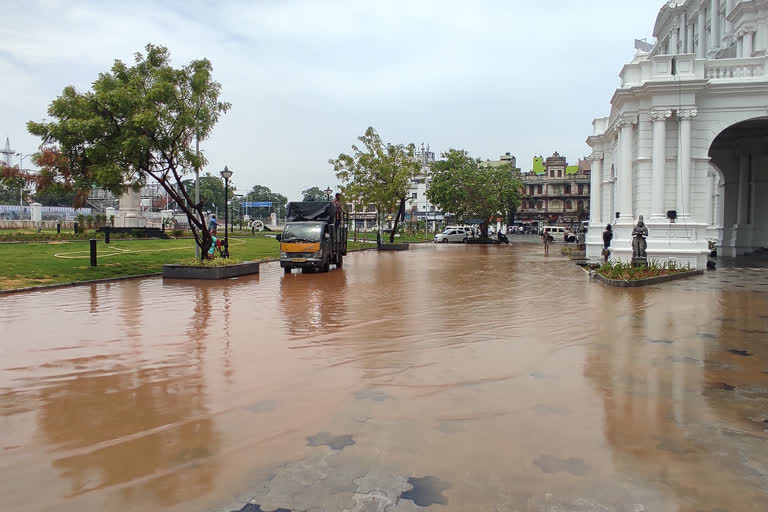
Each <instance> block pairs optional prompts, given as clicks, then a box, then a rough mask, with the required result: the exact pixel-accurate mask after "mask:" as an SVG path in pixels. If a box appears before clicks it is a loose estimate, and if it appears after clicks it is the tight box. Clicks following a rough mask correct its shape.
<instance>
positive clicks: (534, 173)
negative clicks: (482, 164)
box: [515, 152, 590, 225]
mask: <svg viewBox="0 0 768 512" xmlns="http://www.w3.org/2000/svg"><path fill="white" fill-rule="evenodd" d="M589 164H590V162H589V161H588V160H579V165H568V162H567V161H566V159H565V157H564V156H561V155H560V154H559V153H557V152H555V153H554V154H553V155H552V156H550V157H549V158H547V159H546V160H544V159H543V158H542V157H535V158H534V161H533V169H532V170H531V171H530V172H527V173H523V174H521V175H520V182H521V184H522V188H521V191H520V192H521V197H522V199H521V201H520V208H519V209H518V212H517V215H516V217H515V221H516V223H518V224H520V223H522V224H527V223H531V224H547V225H554V224H561V225H572V224H577V223H578V222H579V221H581V220H583V219H586V218H587V215H588V214H589V196H590V165H589Z"/></svg>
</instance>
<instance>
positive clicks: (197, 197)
mask: <svg viewBox="0 0 768 512" xmlns="http://www.w3.org/2000/svg"><path fill="white" fill-rule="evenodd" d="M195 156H196V157H197V161H196V162H195V207H197V205H199V204H200V164H199V163H198V162H199V161H200V135H199V134H198V135H197V136H196V137H195ZM203 229H205V218H203ZM195 259H196V260H199V259H200V246H199V245H197V244H195Z"/></svg>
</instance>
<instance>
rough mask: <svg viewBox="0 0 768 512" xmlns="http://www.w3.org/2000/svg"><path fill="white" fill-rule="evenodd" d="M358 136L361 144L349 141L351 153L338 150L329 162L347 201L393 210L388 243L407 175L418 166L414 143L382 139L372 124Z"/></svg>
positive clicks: (407, 182) (399, 213)
mask: <svg viewBox="0 0 768 512" xmlns="http://www.w3.org/2000/svg"><path fill="white" fill-rule="evenodd" d="M358 140H359V141H360V143H361V144H362V147H359V146H357V145H353V146H352V154H351V155H347V154H344V153H342V154H340V155H339V156H338V158H336V159H331V160H329V163H330V164H331V165H333V168H334V170H335V172H336V177H337V178H338V179H339V180H340V181H341V182H342V184H343V187H342V189H343V191H344V194H345V195H346V200H347V202H355V203H358V202H359V203H361V204H365V205H367V204H375V205H376V206H377V208H378V210H379V212H381V213H383V212H389V213H397V215H396V216H395V225H394V228H393V229H392V233H391V235H390V243H394V241H395V232H396V231H397V224H398V222H399V221H400V217H401V216H404V214H405V200H406V197H407V196H408V191H409V189H410V184H411V179H412V178H413V177H414V176H416V175H417V174H419V171H420V170H421V164H420V163H419V161H418V160H417V159H416V157H415V153H416V146H415V145H414V144H408V145H404V144H388V143H384V142H383V141H382V139H381V137H380V136H379V134H378V133H377V132H376V130H375V129H374V128H373V127H368V129H367V130H365V133H364V134H363V135H362V136H360V137H358Z"/></svg>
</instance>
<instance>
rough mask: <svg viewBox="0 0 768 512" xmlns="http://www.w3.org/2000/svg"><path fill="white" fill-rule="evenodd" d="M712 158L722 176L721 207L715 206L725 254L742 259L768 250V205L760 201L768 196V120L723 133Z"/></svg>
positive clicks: (711, 151) (734, 126)
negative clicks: (757, 251)
mask: <svg viewBox="0 0 768 512" xmlns="http://www.w3.org/2000/svg"><path fill="white" fill-rule="evenodd" d="M709 157H710V159H711V163H712V168H713V169H714V170H715V171H716V172H717V171H719V173H721V186H720V187H719V191H721V192H722V197H720V198H719V199H720V205H716V204H713V208H715V210H716V212H717V213H716V214H715V215H716V217H717V218H718V219H722V220H721V222H722V237H721V242H720V243H721V253H722V254H723V255H725V256H740V255H742V254H749V253H752V252H754V251H755V250H757V249H760V248H765V247H768V202H767V201H761V200H759V199H760V198H765V197H768V117H759V118H753V119H749V120H746V121H741V122H738V123H735V124H732V125H730V126H728V127H727V128H725V129H724V130H722V131H721V132H720V133H719V134H718V135H717V136H716V137H715V139H714V140H713V141H712V144H711V146H710V148H709ZM716 198H717V196H716V195H715V196H713V197H712V198H710V201H712V202H713V203H714V201H715V199H716ZM718 206H720V208H717V207H718ZM718 210H719V211H718ZM715 222H718V221H717V220H716V221H715Z"/></svg>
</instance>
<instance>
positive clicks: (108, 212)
mask: <svg viewBox="0 0 768 512" xmlns="http://www.w3.org/2000/svg"><path fill="white" fill-rule="evenodd" d="M117 215H118V213H117V208H112V207H111V206H108V207H106V208H105V209H104V216H105V217H106V218H107V225H109V226H112V222H113V220H115V221H116V220H117Z"/></svg>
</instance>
